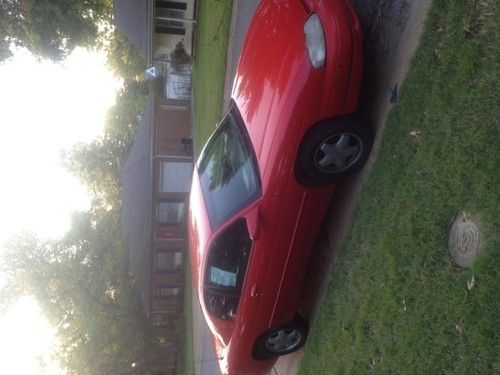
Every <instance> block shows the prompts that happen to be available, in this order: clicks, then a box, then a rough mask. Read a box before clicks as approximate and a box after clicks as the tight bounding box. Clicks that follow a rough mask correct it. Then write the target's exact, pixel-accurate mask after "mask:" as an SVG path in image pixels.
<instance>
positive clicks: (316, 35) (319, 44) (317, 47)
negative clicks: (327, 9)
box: [304, 13, 326, 68]
mask: <svg viewBox="0 0 500 375" xmlns="http://www.w3.org/2000/svg"><path fill="white" fill-rule="evenodd" d="M304 34H305V35H306V46H307V53H308V54H309V60H310V61H311V64H312V66H313V67H314V68H321V67H322V66H324V65H325V59H326V45H325V33H324V31H323V26H322V25H321V21H320V19H319V16H318V15H317V14H316V13H314V14H312V15H311V16H310V17H309V19H308V20H307V22H306V23H305V25H304Z"/></svg>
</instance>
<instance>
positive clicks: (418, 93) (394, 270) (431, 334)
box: [300, 0, 500, 374]
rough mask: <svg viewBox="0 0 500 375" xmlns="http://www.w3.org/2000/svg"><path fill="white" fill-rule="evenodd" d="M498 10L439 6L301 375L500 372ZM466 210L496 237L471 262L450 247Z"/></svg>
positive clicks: (474, 4) (490, 0)
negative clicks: (460, 262) (454, 223)
mask: <svg viewBox="0 0 500 375" xmlns="http://www.w3.org/2000/svg"><path fill="white" fill-rule="evenodd" d="M498 7H499V2H497V1H495V0H477V1H462V0H454V1H434V2H433V6H432V9H431V12H430V15H429V19H428V22H427V24H426V28H425V32H424V35H423V39H422V43H421V45H420V48H419V50H418V52H417V54H416V57H415V58H414V61H413V63H412V68H411V70H410V74H409V76H408V78H407V81H406V84H405V85H404V87H403V90H402V93H401V100H400V102H399V104H398V105H397V106H396V107H395V108H394V109H393V111H392V113H391V115H390V118H389V123H388V125H387V127H386V131H385V134H384V138H383V141H382V147H381V151H380V154H379V157H378V160H377V161H376V163H375V166H374V169H373V171H372V173H371V176H370V179H369V181H368V183H367V186H366V187H365V189H364V191H363V193H362V196H361V199H360V205H359V207H358V210H357V213H356V214H355V217H354V218H353V228H352V231H351V233H350V234H349V236H348V238H347V239H346V242H345V243H344V245H343V246H342V248H341V250H340V253H339V263H338V265H337V266H336V267H335V269H334V272H333V276H332V280H331V283H330V285H329V288H328V292H327V296H326V299H325V301H324V303H323V306H322V307H321V309H320V312H319V314H318V319H317V321H316V322H315V324H314V327H313V329H312V332H311V335H310V339H309V341H308V344H307V346H306V355H305V358H304V361H303V362H302V366H301V371H300V373H301V374H337V373H346V374H353V373H354V374H358V373H365V372H368V371H373V372H377V373H420V374H443V373H447V374H484V373H495V372H500V360H499V353H500V346H499V339H498V338H499V337H498V336H499V334H500V277H499V270H500V253H499V241H498V229H499V227H500V223H499V220H498V217H499V204H498V202H499V197H500V194H499V182H500V181H499V176H500V173H499V165H500V163H499V155H500V152H499V144H500V143H499V140H500V139H499V105H498V86H499V82H498V75H499V62H500V55H499V47H500V46H499V42H498V41H499V33H498V25H500V19H499V12H498ZM414 130H415V131H417V133H416V134H417V135H416V136H410V132H412V131H414ZM414 134H415V133H414ZM463 211H466V212H470V213H473V214H474V215H475V216H476V217H477V218H479V219H480V220H481V222H482V226H483V231H484V236H485V246H484V247H483V249H482V253H481V256H480V257H479V258H478V259H477V261H476V263H475V264H474V265H473V267H472V268H470V269H461V268H459V267H457V266H455V265H453V263H452V260H451V258H450V255H449V250H448V247H447V241H448V230H449V226H450V222H451V220H452V219H453V218H454V217H455V216H456V215H457V214H459V213H460V212H463ZM473 277H474V279H475V285H474V286H473V287H472V288H471V289H470V290H469V288H468V286H467V282H468V281H470V280H471V279H472V278H473Z"/></svg>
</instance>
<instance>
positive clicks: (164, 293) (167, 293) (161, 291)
mask: <svg viewBox="0 0 500 375" xmlns="http://www.w3.org/2000/svg"><path fill="white" fill-rule="evenodd" d="M180 291H181V290H180V288H171V287H165V286H162V287H158V288H155V290H154V295H155V297H176V296H178V295H179V293H180Z"/></svg>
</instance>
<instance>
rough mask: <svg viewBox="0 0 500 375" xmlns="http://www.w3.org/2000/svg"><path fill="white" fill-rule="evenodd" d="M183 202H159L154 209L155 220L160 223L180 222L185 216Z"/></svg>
mask: <svg viewBox="0 0 500 375" xmlns="http://www.w3.org/2000/svg"><path fill="white" fill-rule="evenodd" d="M185 206H186V204H185V203H184V202H159V203H158V206H157V211H156V220H157V222H158V223H160V224H181V223H183V222H184V217H185V215H186V214H185V211H186V210H185Z"/></svg>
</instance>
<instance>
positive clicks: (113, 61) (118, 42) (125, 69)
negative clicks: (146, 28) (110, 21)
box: [105, 28, 146, 80]
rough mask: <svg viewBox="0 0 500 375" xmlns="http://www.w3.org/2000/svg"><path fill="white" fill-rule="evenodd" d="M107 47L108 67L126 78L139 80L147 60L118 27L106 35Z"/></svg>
mask: <svg viewBox="0 0 500 375" xmlns="http://www.w3.org/2000/svg"><path fill="white" fill-rule="evenodd" d="M105 49H106V52H107V55H108V67H109V68H110V69H111V70H112V71H113V72H114V74H115V75H116V76H118V77H120V78H122V79H124V80H138V79H140V77H142V75H143V73H144V70H145V69H146V61H145V60H144V56H143V55H142V53H141V51H139V50H138V49H137V48H136V47H135V46H134V45H133V44H132V43H131V42H130V41H129V40H128V39H127V37H126V36H125V35H124V34H123V33H122V32H121V31H120V30H118V29H116V28H115V29H113V31H112V32H110V33H109V34H108V35H107V37H106V44H105Z"/></svg>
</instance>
